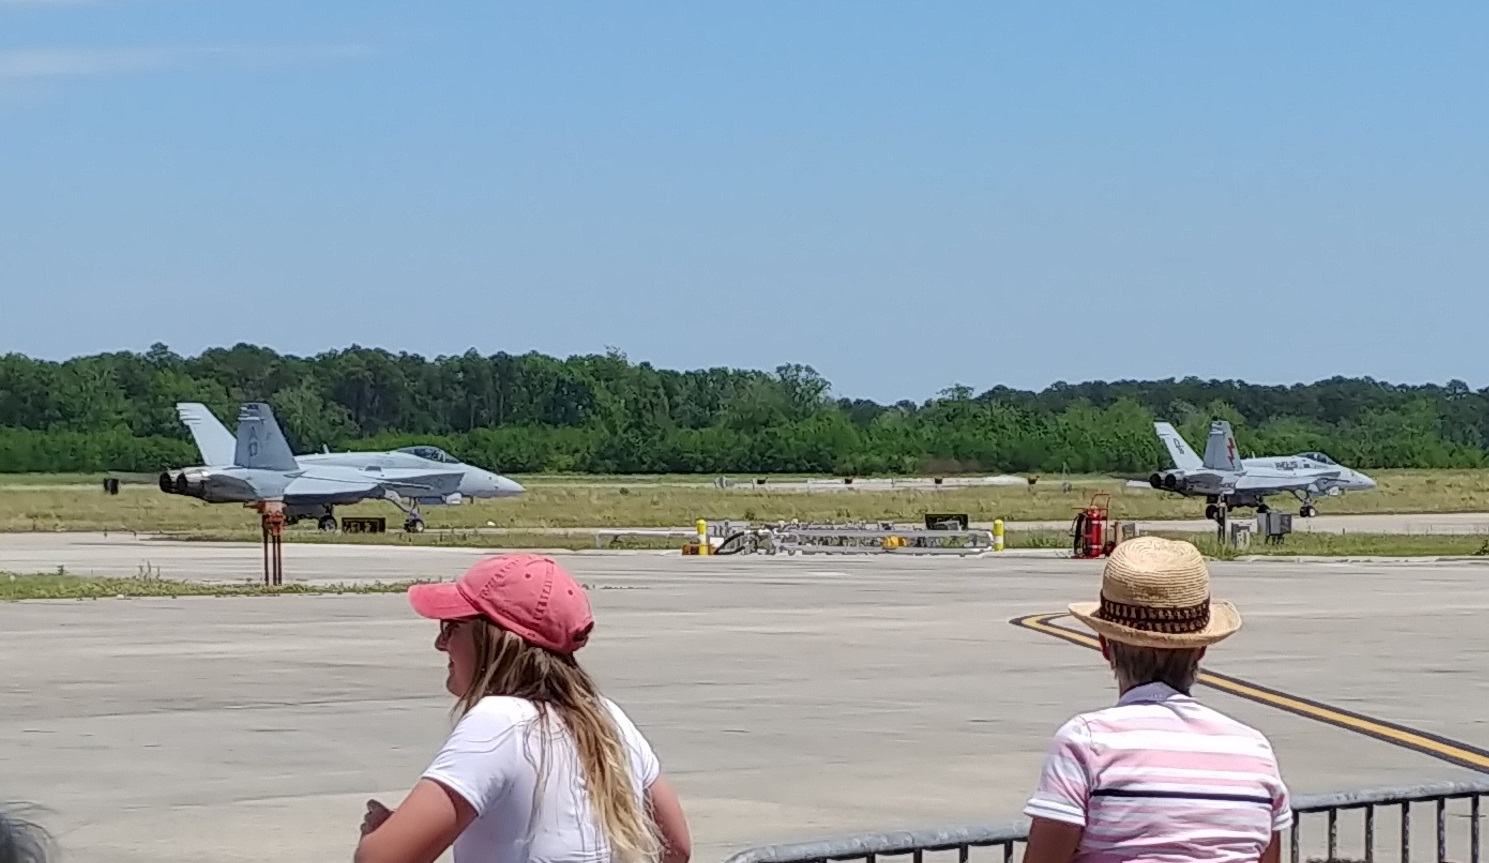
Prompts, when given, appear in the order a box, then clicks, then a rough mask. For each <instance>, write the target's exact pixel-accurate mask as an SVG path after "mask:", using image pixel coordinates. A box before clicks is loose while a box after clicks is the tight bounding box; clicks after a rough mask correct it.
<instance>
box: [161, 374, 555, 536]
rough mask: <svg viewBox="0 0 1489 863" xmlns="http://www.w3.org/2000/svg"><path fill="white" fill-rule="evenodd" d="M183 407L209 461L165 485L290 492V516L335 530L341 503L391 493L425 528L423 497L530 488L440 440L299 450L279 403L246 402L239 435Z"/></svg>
mask: <svg viewBox="0 0 1489 863" xmlns="http://www.w3.org/2000/svg"><path fill="white" fill-rule="evenodd" d="M176 410H177V413H178V415H179V416H180V418H181V421H182V422H183V423H184V424H185V425H186V426H187V428H188V429H189V430H190V431H191V435H192V438H193V439H194V440H195V441H196V444H197V449H198V451H199V452H200V453H201V456H202V461H203V464H202V465H199V466H196V467H190V468H185V469H182V470H171V471H166V472H165V473H162V474H161V476H160V489H161V491H164V492H167V493H169V494H184V495H188V496H191V497H197V498H200V499H202V500H206V501H208V502H209V503H217V502H226V501H241V502H245V503H252V502H255V501H260V500H282V501H283V503H284V512H285V521H286V522H287V523H289V524H294V523H296V522H298V521H299V520H300V519H301V518H307V517H311V516H318V524H319V526H320V528H321V530H325V531H333V530H335V529H336V516H335V510H334V507H336V506H338V505H346V504H352V503H357V502H359V501H363V500H387V501H389V502H390V503H392V504H393V505H394V506H396V507H398V508H399V509H400V510H402V511H403V512H404V513H405V515H406V519H405V521H404V524H403V527H404V530H407V531H409V532H411V533H417V532H419V531H422V530H423V529H424V520H423V517H422V516H421V515H420V513H419V506H420V505H421V504H422V505H425V506H436V505H441V504H452V505H453V504H459V503H461V502H462V501H463V500H464V499H465V498H467V497H469V498H492V497H510V496H513V495H519V494H523V493H524V492H525V491H526V489H524V488H523V487H522V486H521V485H520V484H518V483H517V482H514V481H513V480H510V479H507V478H506V477H503V476H498V475H497V474H494V473H492V472H490V471H486V470H482V469H480V468H477V467H474V466H471V465H468V464H465V463H463V462H461V461H459V460H458V459H456V458H454V457H452V456H450V455H449V454H448V453H446V452H444V450H441V449H439V448H438V447H406V448H404V449H400V450H393V451H391V452H348V453H330V452H326V453H316V454H307V455H300V456H297V455H295V454H294V453H293V451H291V449H290V447H289V444H288V443H287V442H286V441H285V439H284V435H283V432H282V430H281V429H280V428H279V424H278V422H277V421H276V420H275V419H274V413H273V411H272V410H271V409H270V407H269V406H268V405H267V404H263V403H261V402H254V403H250V404H245V405H243V407H242V410H241V412H240V413H239V416H238V434H237V435H236V437H235V436H234V435H233V434H232V433H230V432H229V431H228V430H227V428H226V427H225V426H223V425H222V423H220V422H218V420H217V417H215V416H214V415H213V414H212V412H211V411H210V410H208V409H207V407H206V406H205V405H202V404H199V403H196V402H182V403H179V404H177V405H176ZM265 471H267V472H268V473H265ZM400 500H408V501H409V502H410V503H411V506H408V507H405V506H403V505H402V504H401V503H400Z"/></svg>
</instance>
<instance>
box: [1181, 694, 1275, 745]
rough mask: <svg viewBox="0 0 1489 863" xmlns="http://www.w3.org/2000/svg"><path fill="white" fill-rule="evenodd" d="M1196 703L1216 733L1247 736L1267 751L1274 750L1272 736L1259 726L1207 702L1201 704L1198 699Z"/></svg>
mask: <svg viewBox="0 0 1489 863" xmlns="http://www.w3.org/2000/svg"><path fill="white" fill-rule="evenodd" d="M1195 704H1196V705H1197V706H1198V711H1199V713H1200V714H1201V715H1202V716H1203V717H1204V719H1205V720H1206V724H1208V725H1209V726H1210V728H1211V729H1212V730H1213V731H1214V732H1215V733H1219V734H1225V735H1227V736H1230V737H1240V738H1245V739H1247V740H1250V741H1251V742H1252V743H1255V744H1256V745H1257V746H1259V747H1261V748H1263V749H1265V750H1266V751H1267V752H1271V751H1272V740H1271V738H1269V737H1267V735H1266V733H1265V732H1263V731H1262V730H1261V729H1260V728H1257V727H1255V726H1253V725H1248V724H1247V723H1245V722H1242V721H1241V720H1239V719H1237V718H1235V717H1234V716H1231V715H1230V714H1228V713H1224V712H1222V711H1220V710H1216V709H1215V708H1213V707H1210V706H1209V705H1207V704H1201V703H1199V702H1197V701H1196V702H1195Z"/></svg>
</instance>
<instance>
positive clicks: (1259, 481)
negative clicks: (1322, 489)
mask: <svg viewBox="0 0 1489 863" xmlns="http://www.w3.org/2000/svg"><path fill="white" fill-rule="evenodd" d="M1337 476H1339V471H1337V470H1336V471H1320V472H1318V473H1314V474H1308V475H1305V476H1295V477H1287V478H1283V477H1266V476H1251V475H1247V474H1242V475H1241V476H1240V477H1238V478H1237V479H1236V482H1235V486H1234V489H1235V490H1236V491H1263V492H1264V491H1294V490H1298V489H1305V488H1307V487H1308V486H1310V485H1313V484H1314V483H1316V482H1318V481H1319V480H1321V479H1333V478H1335V477H1337Z"/></svg>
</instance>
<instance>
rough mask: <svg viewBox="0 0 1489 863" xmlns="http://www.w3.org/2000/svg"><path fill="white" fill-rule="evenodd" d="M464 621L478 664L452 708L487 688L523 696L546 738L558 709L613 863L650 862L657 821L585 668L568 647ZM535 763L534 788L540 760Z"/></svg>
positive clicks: (461, 707) (657, 845) (467, 704)
mask: <svg viewBox="0 0 1489 863" xmlns="http://www.w3.org/2000/svg"><path fill="white" fill-rule="evenodd" d="M470 625H471V626H472V627H473V632H472V633H471V635H472V640H473V643H474V645H475V655H476V668H475V671H474V673H473V674H472V675H471V682H470V687H469V689H467V690H466V692H465V693H463V694H462V695H461V696H460V697H459V700H458V701H457V702H456V705H455V709H456V711H457V713H459V714H461V715H464V714H465V713H466V712H467V711H469V710H470V709H471V708H472V707H475V706H476V703H477V702H479V701H480V700H481V699H482V698H484V697H485V696H487V695H506V696H512V697H515V698H523V699H527V700H528V701H531V702H532V703H533V705H534V706H535V707H537V709H538V722H539V730H540V731H541V732H543V733H542V734H541V736H540V739H541V740H543V741H545V742H546V741H547V740H548V739H549V738H548V734H547V732H548V730H549V722H550V716H549V713H550V711H551V712H553V713H557V714H558V718H559V719H560V720H561V721H562V722H563V724H564V726H565V727H567V728H568V731H569V734H570V735H572V737H573V739H574V749H575V751H576V753H577V754H578V756H579V766H580V769H581V771H582V774H583V780H584V784H585V788H586V790H587V791H588V793H589V799H590V808H591V810H592V811H593V812H594V814H595V816H596V819H597V821H598V825H597V826H598V827H599V828H600V833H601V835H603V836H604V837H605V839H606V840H607V841H608V843H609V846H610V853H611V855H612V858H613V859H614V860H615V861H617V863H654V861H656V860H657V859H658V857H659V856H660V852H661V840H660V837H659V833H658V830H657V826H656V822H655V821H654V820H653V819H652V817H651V813H650V812H649V811H648V809H647V807H645V806H644V805H642V803H641V801H640V800H639V799H638V798H637V797H636V794H635V790H634V786H633V785H632V784H631V768H630V758H629V756H628V754H627V753H626V748H625V744H624V742H623V740H622V738H621V734H620V729H619V728H617V727H616V725H615V722H614V721H613V719H612V717H611V716H610V712H609V711H608V710H607V709H606V707H605V704H604V703H603V702H602V701H601V699H600V693H599V690H598V688H597V687H596V686H595V683H594V681H593V680H592V679H591V678H590V676H589V674H588V673H587V672H585V670H584V669H583V668H581V667H580V666H579V663H578V662H577V661H576V660H575V659H574V656H573V655H572V654H560V653H555V652H553V651H551V650H548V649H546V648H543V647H539V646H537V645H534V644H529V643H528V642H526V641H524V640H523V639H522V638H521V637H520V636H518V635H516V634H514V633H512V632H509V631H507V630H505V629H503V628H501V627H500V626H497V625H496V624H494V623H492V622H490V621H488V620H485V619H482V618H477V619H476V620H473V621H471V622H470ZM545 751H546V747H545ZM544 763H545V764H546V758H545V759H544ZM535 766H537V768H538V773H539V782H538V789H539V791H537V792H536V794H538V795H540V794H541V788H542V783H543V781H544V780H545V776H544V774H545V772H546V767H544V766H542V765H535Z"/></svg>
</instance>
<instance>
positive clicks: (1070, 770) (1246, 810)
mask: <svg viewBox="0 0 1489 863" xmlns="http://www.w3.org/2000/svg"><path fill="white" fill-rule="evenodd" d="M1024 814H1025V815H1028V816H1029V817H1031V818H1033V817H1039V818H1049V819H1053V820H1055V821H1064V822H1067V823H1070V824H1078V825H1081V826H1082V827H1084V828H1085V829H1084V830H1083V831H1082V834H1081V842H1080V846H1079V848H1078V850H1077V851H1076V856H1075V859H1074V861H1073V863H1127V861H1134V860H1162V861H1165V863H1186V861H1206V863H1209V861H1223V863H1241V861H1255V860H1257V858H1259V857H1260V856H1261V853H1262V852H1263V851H1264V850H1266V847H1267V845H1268V843H1270V842H1271V840H1272V833H1273V831H1280V830H1285V829H1287V828H1288V827H1289V826H1290V825H1291V824H1292V821H1293V813H1292V805H1291V802H1290V800H1289V798H1288V792H1287V786H1286V785H1285V784H1284V783H1283V781H1282V776H1281V774H1280V771H1279V769H1278V766H1277V758H1276V756H1275V755H1274V754H1273V752H1272V744H1271V742H1269V741H1268V740H1267V738H1266V737H1265V736H1264V735H1263V734H1262V733H1261V732H1259V731H1257V730H1256V729H1254V728H1251V727H1249V726H1247V725H1244V724H1242V723H1240V722H1237V721H1236V720H1234V719H1231V718H1230V717H1228V716H1226V715H1224V714H1222V713H1220V712H1218V711H1215V710H1212V709H1210V708H1208V707H1206V706H1204V705H1202V704H1200V703H1199V701H1197V700H1196V699H1194V698H1193V697H1191V696H1188V695H1185V694H1183V693H1182V692H1179V691H1177V690H1175V689H1173V688H1172V687H1170V686H1168V685H1167V684H1164V683H1148V684H1144V685H1143V686H1138V687H1134V688H1133V689H1130V690H1128V691H1127V692H1126V693H1124V694H1123V695H1122V697H1121V698H1120V699H1119V700H1118V701H1117V704H1116V706H1114V707H1108V708H1105V709H1102V710H1094V711H1091V712H1089V713H1082V714H1079V715H1077V716H1075V717H1073V718H1072V719H1070V720H1069V721H1068V722H1066V723H1065V724H1064V725H1062V726H1061V727H1060V730H1059V731H1058V732H1056V733H1055V737H1054V740H1053V741H1051V743H1050V748H1049V753H1048V755H1047V757H1046V759H1045V763H1044V771H1043V773H1042V774H1041V775H1040V777H1039V786H1038V788H1036V789H1035V791H1034V794H1033V796H1032V797H1031V798H1030V799H1029V803H1028V805H1027V806H1025V807H1024Z"/></svg>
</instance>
